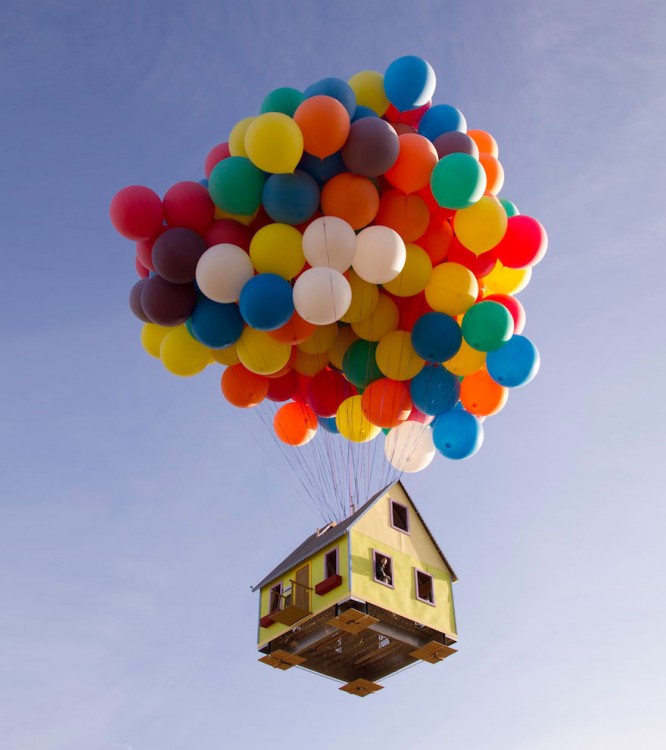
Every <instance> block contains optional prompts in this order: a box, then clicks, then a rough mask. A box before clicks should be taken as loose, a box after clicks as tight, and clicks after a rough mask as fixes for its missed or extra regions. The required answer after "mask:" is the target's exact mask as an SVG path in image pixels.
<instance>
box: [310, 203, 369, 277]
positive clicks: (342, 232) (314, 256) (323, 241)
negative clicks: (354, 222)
mask: <svg viewBox="0 0 666 750" xmlns="http://www.w3.org/2000/svg"><path fill="white" fill-rule="evenodd" d="M303 254H304V255H305V259H306V260H307V262H308V263H309V264H310V265H311V266H312V267H313V268H314V267H317V266H326V267H327V268H334V269H335V270H336V271H340V272H343V271H346V270H347V269H348V268H349V266H351V264H352V263H353V262H354V256H355V255H356V232H354V230H353V229H352V228H351V226H350V225H349V224H348V223H347V222H346V221H345V220H344V219H339V218H338V217H337V216H320V217H319V218H318V219H315V220H314V221H313V222H312V223H310V224H309V225H308V227H307V229H306V230H305V232H303Z"/></svg>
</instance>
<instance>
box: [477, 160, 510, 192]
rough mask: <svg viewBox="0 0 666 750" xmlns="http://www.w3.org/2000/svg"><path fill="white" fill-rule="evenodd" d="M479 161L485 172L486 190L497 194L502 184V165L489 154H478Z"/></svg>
mask: <svg viewBox="0 0 666 750" xmlns="http://www.w3.org/2000/svg"><path fill="white" fill-rule="evenodd" d="M479 161H480V162H481V166H482V167H483V171H484V172H485V173H486V192H487V193H491V194H492V195H497V193H499V191H500V190H501V189H502V186H503V185H504V167H503V166H502V165H501V164H500V163H499V161H498V160H497V158H496V157H495V156H491V155H490V154H479Z"/></svg>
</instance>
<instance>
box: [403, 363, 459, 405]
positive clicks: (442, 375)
mask: <svg viewBox="0 0 666 750" xmlns="http://www.w3.org/2000/svg"><path fill="white" fill-rule="evenodd" d="M409 393H410V396H411V399H412V403H413V404H414V406H415V407H416V408H417V409H418V410H419V411H420V412H423V414H428V415H430V416H437V415H438V414H444V412H447V411H450V410H451V409H453V407H454V406H455V405H456V403H457V401H458V398H459V397H460V380H459V379H458V378H457V377H456V376H455V375H454V374H453V373H450V372H449V371H448V370H445V369H444V368H443V367H442V366H441V365H426V366H425V367H424V368H423V369H422V370H421V372H419V373H418V374H417V375H415V376H414V377H413V378H412V380H411V383H410V385H409Z"/></svg>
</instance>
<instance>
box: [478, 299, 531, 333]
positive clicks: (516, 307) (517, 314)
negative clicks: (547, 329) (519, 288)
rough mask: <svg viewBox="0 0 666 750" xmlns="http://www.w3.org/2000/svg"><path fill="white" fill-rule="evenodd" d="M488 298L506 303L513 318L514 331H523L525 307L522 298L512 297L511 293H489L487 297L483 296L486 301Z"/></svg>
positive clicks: (505, 305) (501, 303)
mask: <svg viewBox="0 0 666 750" xmlns="http://www.w3.org/2000/svg"><path fill="white" fill-rule="evenodd" d="M486 300H490V301H491V302H499V303H500V305H504V307H506V309H507V310H508V311H509V312H510V313H511V317H512V318H513V332H514V333H522V332H523V329H524V328H525V308H524V307H523V305H522V303H521V302H520V300H518V299H516V298H515V297H512V296H511V295H510V294H489V295H488V296H487V297H484V298H483V301H484V302H485V301H486Z"/></svg>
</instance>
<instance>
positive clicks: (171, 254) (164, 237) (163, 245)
mask: <svg viewBox="0 0 666 750" xmlns="http://www.w3.org/2000/svg"><path fill="white" fill-rule="evenodd" d="M206 248H207V245H206V242H205V240H204V239H203V237H201V236H200V235H199V234H197V233H196V232H195V231H193V230H192V229H185V228H184V227H176V228H174V229H167V231H166V232H164V234H161V235H160V236H159V237H158V238H157V239H156V240H155V244H154V245H153V255H152V260H153V265H154V266H155V270H156V271H157V273H158V274H159V275H160V276H161V277H162V278H163V279H166V280H167V281H170V282H172V283H173V284H187V283H189V282H191V281H194V275H195V272H196V268H197V263H198V262H199V258H200V257H201V256H202V255H203V254H204V253H205V252H206Z"/></svg>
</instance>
